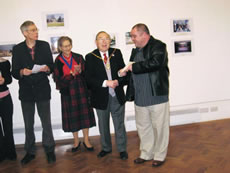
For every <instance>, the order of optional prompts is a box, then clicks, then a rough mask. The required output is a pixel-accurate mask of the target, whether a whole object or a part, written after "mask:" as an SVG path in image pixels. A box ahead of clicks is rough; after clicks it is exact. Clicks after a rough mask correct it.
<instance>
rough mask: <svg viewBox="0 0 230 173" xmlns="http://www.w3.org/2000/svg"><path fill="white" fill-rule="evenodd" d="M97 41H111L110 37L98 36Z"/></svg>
mask: <svg viewBox="0 0 230 173" xmlns="http://www.w3.org/2000/svg"><path fill="white" fill-rule="evenodd" d="M97 40H98V41H101V42H102V41H111V39H110V38H98V39H97Z"/></svg>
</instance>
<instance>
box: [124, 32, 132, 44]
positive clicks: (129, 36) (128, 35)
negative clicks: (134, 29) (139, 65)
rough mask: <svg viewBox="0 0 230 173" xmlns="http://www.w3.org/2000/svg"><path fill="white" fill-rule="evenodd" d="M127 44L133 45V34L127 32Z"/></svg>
mask: <svg viewBox="0 0 230 173" xmlns="http://www.w3.org/2000/svg"><path fill="white" fill-rule="evenodd" d="M125 44H126V45H133V44H134V43H133V41H132V39H131V33H130V32H126V33H125Z"/></svg>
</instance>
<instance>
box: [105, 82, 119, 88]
mask: <svg viewBox="0 0 230 173" xmlns="http://www.w3.org/2000/svg"><path fill="white" fill-rule="evenodd" d="M106 85H107V86H108V87H110V88H113V89H115V88H116V87H117V86H118V81H117V80H107V81H106Z"/></svg>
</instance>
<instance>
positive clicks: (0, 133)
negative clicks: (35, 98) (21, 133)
mask: <svg viewBox="0 0 230 173" xmlns="http://www.w3.org/2000/svg"><path fill="white" fill-rule="evenodd" d="M0 117H1V120H2V123H0V157H1V159H4V158H7V157H9V158H11V157H15V156H16V151H15V144H14V137H13V122H12V118H13V102H12V99H11V95H10V94H9V95H7V96H6V97H4V98H1V99H0Z"/></svg>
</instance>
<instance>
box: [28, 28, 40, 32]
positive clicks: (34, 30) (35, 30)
mask: <svg viewBox="0 0 230 173" xmlns="http://www.w3.org/2000/svg"><path fill="white" fill-rule="evenodd" d="M27 31H28V32H38V31H39V29H38V28H34V29H30V30H27Z"/></svg>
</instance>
